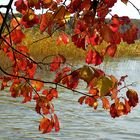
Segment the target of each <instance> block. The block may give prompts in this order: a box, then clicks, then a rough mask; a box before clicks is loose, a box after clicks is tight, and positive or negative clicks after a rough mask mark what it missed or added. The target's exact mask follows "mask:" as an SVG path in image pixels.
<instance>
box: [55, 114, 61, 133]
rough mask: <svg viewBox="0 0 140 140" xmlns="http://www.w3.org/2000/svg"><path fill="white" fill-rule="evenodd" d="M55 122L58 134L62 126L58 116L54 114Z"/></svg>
mask: <svg viewBox="0 0 140 140" xmlns="http://www.w3.org/2000/svg"><path fill="white" fill-rule="evenodd" d="M54 121H55V122H54V127H55V132H58V131H59V130H60V125H59V120H58V117H57V115H56V114H54Z"/></svg>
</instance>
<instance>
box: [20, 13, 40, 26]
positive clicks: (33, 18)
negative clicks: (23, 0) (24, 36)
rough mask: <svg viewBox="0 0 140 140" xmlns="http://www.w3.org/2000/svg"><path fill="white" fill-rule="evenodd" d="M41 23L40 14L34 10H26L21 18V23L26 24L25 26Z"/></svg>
mask: <svg viewBox="0 0 140 140" xmlns="http://www.w3.org/2000/svg"><path fill="white" fill-rule="evenodd" d="M38 23H39V18H38V15H36V14H35V13H34V12H33V11H32V10H28V11H26V13H25V14H24V15H23V17H22V19H21V24H22V25H24V26H25V28H30V27H33V26H34V25H35V24H38Z"/></svg>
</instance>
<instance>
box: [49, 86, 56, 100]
mask: <svg viewBox="0 0 140 140" xmlns="http://www.w3.org/2000/svg"><path fill="white" fill-rule="evenodd" d="M50 94H52V96H53V97H55V98H58V91H57V90H56V89H55V88H52V89H51V90H50Z"/></svg>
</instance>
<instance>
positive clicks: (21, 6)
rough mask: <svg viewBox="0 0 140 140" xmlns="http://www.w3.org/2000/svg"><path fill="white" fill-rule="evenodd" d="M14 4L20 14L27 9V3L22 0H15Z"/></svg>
mask: <svg viewBox="0 0 140 140" xmlns="http://www.w3.org/2000/svg"><path fill="white" fill-rule="evenodd" d="M14 5H15V6H16V10H17V11H19V12H20V13H22V14H23V13H25V11H26V10H27V4H25V1H23V0H17V1H16V2H15V4H14Z"/></svg>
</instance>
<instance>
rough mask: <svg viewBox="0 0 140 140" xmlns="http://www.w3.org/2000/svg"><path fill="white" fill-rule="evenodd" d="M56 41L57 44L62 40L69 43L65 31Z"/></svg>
mask: <svg viewBox="0 0 140 140" xmlns="http://www.w3.org/2000/svg"><path fill="white" fill-rule="evenodd" d="M56 42H57V45H60V43H61V42H63V43H64V44H68V43H69V38H68V35H67V34H65V33H62V34H60V36H59V37H58V39H57V41H56Z"/></svg>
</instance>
